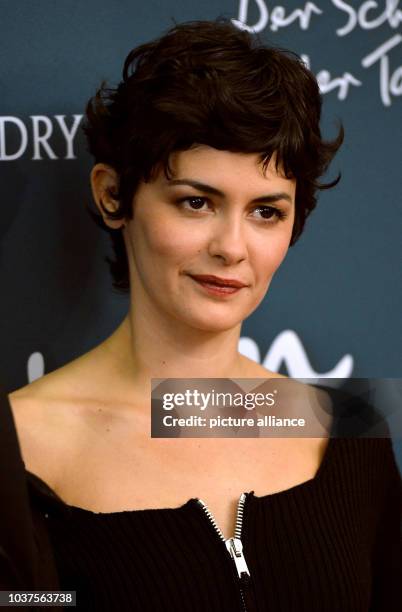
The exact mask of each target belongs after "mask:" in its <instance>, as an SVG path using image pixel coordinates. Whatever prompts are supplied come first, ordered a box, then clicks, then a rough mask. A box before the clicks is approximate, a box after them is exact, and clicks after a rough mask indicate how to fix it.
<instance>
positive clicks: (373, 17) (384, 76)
mask: <svg viewBox="0 0 402 612" xmlns="http://www.w3.org/2000/svg"><path fill="white" fill-rule="evenodd" d="M331 3H332V5H333V8H335V9H336V10H337V11H338V12H339V14H340V16H341V18H342V21H343V22H342V24H341V26H340V27H337V28H336V29H335V32H334V34H335V35H336V36H337V37H340V38H342V37H345V36H348V35H351V34H353V32H354V31H355V30H357V29H358V30H362V31H372V30H375V29H377V28H380V27H383V26H387V27H389V28H391V29H392V30H395V29H396V28H398V27H399V26H400V25H401V24H402V10H401V8H400V4H399V3H400V0H382V2H377V1H376V0H365V1H364V2H361V3H360V5H359V6H357V7H356V6H352V4H351V3H350V2H346V1H345V0H331ZM251 4H253V5H254V8H256V9H257V10H258V12H259V16H258V19H257V21H255V23H249V10H250V6H251ZM317 18H320V19H322V18H325V11H324V10H323V9H322V8H321V7H320V6H319V5H318V3H314V2H305V3H304V5H303V6H302V7H299V8H296V9H293V10H288V11H287V10H286V9H285V7H283V6H280V5H276V6H272V7H270V6H269V3H268V2H267V1H266V0H253V2H250V0H240V2H239V11H238V17H237V19H232V22H233V23H234V24H235V25H236V26H237V27H238V28H239V29H242V30H247V31H248V32H252V33H259V32H262V31H263V30H265V29H269V30H271V31H272V32H277V31H278V30H279V29H280V28H286V27H288V26H290V25H292V24H295V25H296V26H299V28H300V29H301V30H308V29H309V28H310V26H311V25H312V24H313V23H314V24H315V23H316V22H317ZM401 43H402V35H401V34H395V35H393V36H392V37H391V38H389V39H388V40H386V41H384V42H383V43H382V44H381V45H380V46H379V47H378V48H376V49H374V50H373V51H370V52H369V53H367V54H366V55H365V57H363V59H362V60H361V66H362V67H363V68H364V69H369V68H371V67H372V66H377V67H378V75H379V79H378V80H379V92H380V98H381V102H382V103H383V105H384V106H386V107H389V106H391V104H392V101H393V98H395V97H399V96H402V66H401V65H399V66H398V65H397V66H393V67H391V60H390V57H389V54H390V52H391V51H393V50H394V49H395V48H396V47H398V45H401ZM400 48H401V47H399V50H400ZM302 58H303V60H304V61H305V63H306V64H307V65H308V67H309V68H310V64H311V62H310V58H309V57H308V56H307V55H303V54H302ZM317 81H318V84H319V86H320V90H321V93H323V94H326V93H329V92H330V91H334V90H335V91H336V92H337V97H338V99H339V100H345V99H346V98H347V97H348V95H349V93H350V92H351V89H352V88H353V87H360V86H361V85H362V84H363V81H362V80H361V79H360V78H358V77H357V76H356V75H355V74H353V73H352V72H351V71H350V70H345V71H344V72H343V73H342V74H341V75H338V76H335V77H332V75H331V72H330V71H329V70H327V69H322V70H320V71H319V72H318V74H317Z"/></svg>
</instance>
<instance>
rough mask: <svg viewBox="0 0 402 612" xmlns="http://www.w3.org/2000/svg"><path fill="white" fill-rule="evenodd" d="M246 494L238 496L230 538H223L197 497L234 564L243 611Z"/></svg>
mask: <svg viewBox="0 0 402 612" xmlns="http://www.w3.org/2000/svg"><path fill="white" fill-rule="evenodd" d="M246 496H247V494H246V493H242V494H241V495H240V498H239V501H238V504H237V515H236V526H235V532H234V536H233V537H231V538H228V539H227V540H226V539H225V536H224V535H223V533H222V530H221V529H220V527H219V525H217V523H216V520H215V518H214V516H213V514H212V512H211V511H210V509H209V508H208V506H207V505H206V503H205V502H203V501H202V499H200V498H197V502H198V504H199V505H200V506H201V508H202V509H203V510H204V512H205V514H206V515H207V517H208V519H209V520H210V522H211V523H212V525H213V527H214V529H215V531H216V532H217V534H218V535H219V537H220V538H221V540H222V541H223V542H224V543H225V546H226V549H227V551H228V552H229V554H230V557H231V559H232V560H233V562H234V564H235V566H236V570H237V575H238V577H239V581H240V596H241V603H242V608H243V611H244V612H247V608H246V604H245V601H244V591H243V588H242V587H243V586H247V584H248V583H249V582H250V570H249V569H248V567H247V563H246V559H245V557H244V554H243V543H242V541H241V531H242V524H243V509H244V502H245V501H246Z"/></svg>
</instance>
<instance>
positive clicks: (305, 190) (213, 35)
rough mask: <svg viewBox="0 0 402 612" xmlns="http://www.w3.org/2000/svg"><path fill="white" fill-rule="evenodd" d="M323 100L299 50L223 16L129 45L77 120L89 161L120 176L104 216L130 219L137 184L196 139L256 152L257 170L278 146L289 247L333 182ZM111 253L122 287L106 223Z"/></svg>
mask: <svg viewBox="0 0 402 612" xmlns="http://www.w3.org/2000/svg"><path fill="white" fill-rule="evenodd" d="M321 106H322V98H321V95H320V92H319V87H318V84H317V81H316V79H315V77H314V76H313V74H312V73H311V72H310V71H309V70H308V69H307V67H306V66H305V64H304V63H303V61H302V60H301V59H300V57H299V56H298V55H296V54H295V53H292V52H290V51H287V50H283V49H278V48H273V47H270V46H268V45H264V44H262V43H261V42H260V41H259V40H258V38H257V37H256V36H255V35H253V34H249V33H248V32H246V31H243V30H239V29H238V28H237V27H236V26H234V25H233V24H232V23H231V22H230V21H227V20H226V19H224V18H222V17H219V18H218V19H217V20H216V21H190V22H186V23H181V24H178V25H175V26H174V27H172V28H171V29H170V30H169V31H168V32H167V33H166V34H164V35H163V36H161V37H160V38H158V39H157V40H154V41H151V42H148V43H145V44H142V45H140V46H138V47H136V48H134V49H133V50H132V51H131V52H130V53H129V54H128V56H127V58H126V60H125V62H124V67H123V80H122V81H121V82H120V84H119V85H118V86H117V87H116V88H108V87H106V83H105V82H103V83H102V84H101V87H100V89H99V90H98V91H97V92H96V94H95V96H94V97H93V98H91V99H90V100H89V102H88V104H87V107H86V120H85V123H84V126H83V129H84V132H85V134H86V137H87V141H88V149H89V151H90V153H91V154H92V155H93V156H94V158H95V163H98V162H102V163H106V164H108V165H110V166H112V167H113V168H114V169H115V170H116V172H117V174H118V176H119V188H118V192H117V193H113V194H110V195H111V196H113V198H114V199H115V200H116V201H117V203H118V208H117V209H116V211H114V212H109V211H107V210H106V209H105V207H104V206H103V205H102V204H101V206H102V208H103V210H104V212H105V213H107V214H108V216H109V218H110V219H123V218H124V219H132V218H133V207H132V202H133V197H134V195H135V192H136V190H137V187H138V185H139V183H140V181H145V182H148V181H149V180H151V179H152V177H153V176H154V173H155V172H156V171H157V170H159V169H161V168H164V172H165V175H166V177H167V178H170V177H171V170H170V167H169V156H170V154H171V153H172V152H174V151H184V150H188V149H189V148H190V147H191V146H193V145H195V144H204V145H209V146H211V147H214V148H216V149H220V150H226V151H231V152H239V153H259V154H260V155H261V162H262V164H263V168H264V171H265V170H266V166H267V165H268V163H269V160H270V158H271V156H272V155H273V154H274V153H276V164H277V169H278V168H279V167H281V169H282V170H283V171H284V173H285V176H286V177H287V178H295V179H296V181H297V182H296V185H297V187H296V211H295V223H294V227H293V233H292V237H291V241H290V245H293V244H295V242H296V240H297V239H298V238H299V236H300V234H301V233H302V231H303V227H304V223H305V220H306V218H307V216H308V215H309V214H310V213H311V211H312V210H313V209H314V208H315V206H316V202H317V199H316V192H317V190H318V189H328V188H330V187H333V186H334V185H336V183H337V182H338V181H339V178H340V176H339V175H338V177H337V178H336V179H335V180H333V181H332V182H330V183H319V182H318V179H319V178H320V177H321V176H322V175H323V174H324V173H325V171H326V170H327V167H328V165H329V163H330V161H331V159H332V158H333V156H334V155H335V153H336V151H337V150H338V148H339V146H340V145H341V143H342V140H343V128H342V126H340V129H339V132H338V135H337V138H336V139H335V140H333V141H324V140H323V139H322V137H321V132H320V127H319V122H320V116H321ZM88 210H89V212H90V214H91V216H92V217H93V219H94V220H95V221H96V223H97V224H98V225H100V226H101V227H102V228H103V229H105V230H106V231H107V232H109V233H110V235H111V239H112V245H113V250H114V254H115V260H114V261H113V260H111V259H110V258H109V257H106V261H107V262H108V263H109V265H110V270H111V273H112V277H113V287H114V288H115V289H117V290H118V291H120V292H123V293H127V292H129V287H130V282H129V269H128V260H127V254H126V250H125V244H124V240H123V235H122V231H121V229H118V230H115V229H111V228H109V227H108V226H106V225H105V223H104V222H103V220H102V217H101V215H99V214H98V213H94V212H93V211H91V210H90V209H89V208H88Z"/></svg>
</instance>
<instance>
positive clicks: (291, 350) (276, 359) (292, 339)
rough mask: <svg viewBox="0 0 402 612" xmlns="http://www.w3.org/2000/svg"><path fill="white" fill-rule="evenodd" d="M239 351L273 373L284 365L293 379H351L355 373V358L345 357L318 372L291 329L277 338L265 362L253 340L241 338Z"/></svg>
mask: <svg viewBox="0 0 402 612" xmlns="http://www.w3.org/2000/svg"><path fill="white" fill-rule="evenodd" d="M239 351H240V353H241V354H242V355H245V356H246V357H248V358H249V359H252V360H253V361H256V362H257V363H262V365H263V366H264V368H267V370H271V371H272V372H279V370H280V368H281V366H282V364H284V365H285V366H286V370H287V373H288V374H289V376H290V377H291V378H350V376H351V375H352V371H353V357H352V356H351V355H344V356H343V357H342V358H341V359H340V360H339V361H338V363H337V364H336V365H334V366H333V368H331V370H329V371H328V372H316V371H315V370H314V368H313V367H312V365H311V363H310V360H309V358H308V355H307V352H306V350H305V349H304V346H303V344H302V342H301V340H300V338H299V336H298V335H297V334H296V332H294V331H292V330H290V329H287V330H285V331H283V332H281V333H280V334H279V335H278V336H277V337H276V338H275V340H274V341H273V343H272V344H271V346H270V348H269V350H268V352H267V354H266V356H265V358H264V360H262V359H261V355H260V349H259V347H258V345H257V343H256V341H255V340H253V339H252V338H246V337H244V338H240V342H239Z"/></svg>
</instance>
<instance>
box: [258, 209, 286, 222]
mask: <svg viewBox="0 0 402 612" xmlns="http://www.w3.org/2000/svg"><path fill="white" fill-rule="evenodd" d="M254 211H260V212H261V213H262V216H261V217H260V219H261V220H262V222H263V223H271V224H273V223H277V222H278V221H282V220H283V219H286V217H287V213H285V212H284V211H283V210H281V209H280V208H276V207H275V206H259V207H258V208H255V209H254Z"/></svg>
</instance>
